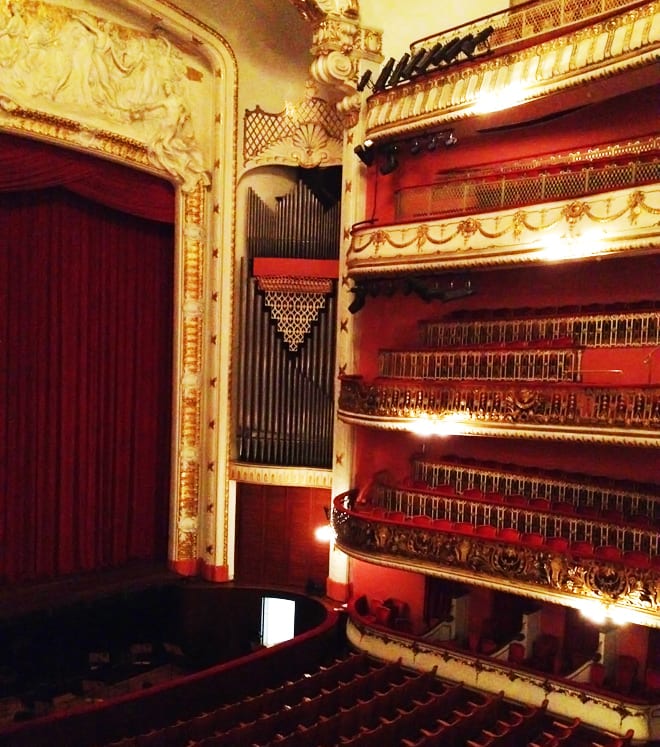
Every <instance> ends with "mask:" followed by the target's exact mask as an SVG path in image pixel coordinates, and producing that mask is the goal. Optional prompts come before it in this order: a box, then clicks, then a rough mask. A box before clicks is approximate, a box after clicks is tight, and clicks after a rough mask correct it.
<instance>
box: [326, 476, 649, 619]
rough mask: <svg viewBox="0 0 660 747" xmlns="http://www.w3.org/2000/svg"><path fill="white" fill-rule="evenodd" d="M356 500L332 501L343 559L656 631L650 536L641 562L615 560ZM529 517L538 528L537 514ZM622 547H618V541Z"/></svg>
mask: <svg viewBox="0 0 660 747" xmlns="http://www.w3.org/2000/svg"><path fill="white" fill-rule="evenodd" d="M356 498H357V493H356V491H349V492H347V493H342V494H341V495H339V496H337V497H336V498H335V500H334V504H333V512H332V524H333V527H334V530H335V532H336V544H337V546H338V547H339V548H340V549H341V550H343V551H344V552H345V553H346V554H348V555H350V556H353V557H355V558H359V559H362V560H364V561H366V562H369V563H375V564H377V565H383V566H390V567H396V568H401V569H404V570H410V571H415V572H420V573H424V574H427V575H431V576H439V577H445V578H451V579H453V580H458V581H465V582H468V583H472V584H478V585H482V586H486V587H489V588H494V589H499V590H503V591H511V592H513V593H516V594H519V595H522V596H527V597H531V598H535V599H539V600H543V601H546V602H550V603H558V604H564V605H567V606H571V607H576V608H582V609H588V608H589V606H590V605H594V606H600V607H603V608H606V609H607V611H608V613H609V614H610V615H611V614H614V615H620V616H621V618H623V619H626V620H627V621H629V622H632V623H636V624H640V625H647V626H649V627H660V593H659V590H660V563H659V562H658V561H657V541H658V533H657V531H655V530H649V541H650V542H653V543H655V544H654V547H653V548H649V551H648V552H649V554H648V557H647V558H646V559H645V560H643V561H642V559H641V555H640V554H639V553H635V554H626V553H622V552H621V551H620V550H619V549H618V547H616V546H614V547H612V546H611V545H604V546H603V549H600V548H599V549H598V550H596V549H595V548H594V545H593V544H592V542H584V543H578V542H574V543H572V544H571V545H568V543H566V544H565V545H564V546H563V547H561V548H558V546H556V545H552V544H551V543H550V542H548V541H545V539H544V537H543V535H541V534H540V533H539V532H529V533H524V532H521V531H520V530H519V529H517V528H514V527H511V526H501V527H499V528H498V526H497V523H496V521H493V523H492V524H490V525H488V530H489V531H488V532H487V533H486V532H483V531H481V532H480V531H479V529H478V528H477V527H475V525H474V524H473V523H472V522H471V521H470V520H469V518H468V517H467V516H464V519H466V520H465V521H453V520H452V518H446V517H445V518H438V519H434V518H432V516H430V515H421V516H412V517H409V516H407V515H406V513H405V512H404V511H386V510H384V509H383V508H381V507H375V508H371V507H369V506H368V505H365V506H356ZM442 500H443V501H444V502H448V505H446V506H445V511H446V512H451V511H454V510H455V511H458V510H459V508H460V506H459V503H461V502H462V503H463V504H467V503H471V502H468V501H464V500H463V499H461V498H460V497H459V496H456V497H451V496H445V497H444V498H443V499H442ZM454 503H456V505H455V506H454V505H453V504H454ZM499 508H501V507H498V506H495V507H493V510H495V511H497V510H498V509H499ZM520 513H522V516H520ZM526 513H529V514H530V517H527V516H526V515H525V514H526ZM535 514H536V512H533V511H530V512H525V511H521V512H519V514H518V515H517V517H516V520H517V521H523V522H525V521H526V520H527V518H530V520H531V519H532V518H533V516H534V515H535ZM447 515H449V514H448V513H446V514H445V516H447ZM536 515H537V518H538V521H540V520H541V517H542V516H543V512H539V513H538V514H536ZM545 518H546V520H547V516H546V517H545ZM570 521H572V522H574V523H575V522H578V523H582V524H584V525H585V527H586V526H587V525H591V524H598V525H599V526H598V527H594V526H590V527H589V531H591V532H592V536H593V532H594V530H595V531H597V532H600V531H601V530H602V529H603V527H601V526H600V524H602V523H603V522H598V521H590V520H589V519H576V518H575V517H573V518H571V519H570ZM610 528H611V530H612V532H614V533H617V532H618V533H621V532H624V533H625V532H626V531H630V532H634V531H635V530H634V529H633V528H630V529H629V528H627V527H621V526H618V525H614V524H612V525H611V527H610ZM631 541H632V534H631ZM622 542H623V543H624V544H625V538H622ZM605 548H607V549H605Z"/></svg>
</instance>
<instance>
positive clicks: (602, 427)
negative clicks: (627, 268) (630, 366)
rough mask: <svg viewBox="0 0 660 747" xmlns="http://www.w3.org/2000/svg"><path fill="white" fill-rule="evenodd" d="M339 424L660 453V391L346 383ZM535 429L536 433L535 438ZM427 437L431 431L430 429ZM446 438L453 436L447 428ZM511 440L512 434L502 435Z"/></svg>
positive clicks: (351, 379)
mask: <svg viewBox="0 0 660 747" xmlns="http://www.w3.org/2000/svg"><path fill="white" fill-rule="evenodd" d="M338 413H339V417H340V418H342V419H343V420H345V421H347V422H362V421H363V422H364V423H365V424H369V425H371V426H374V427H379V426H380V427H383V428H389V429H399V430H401V429H407V430H416V429H417V430H418V429H419V428H420V427H424V428H426V427H427V426H429V427H432V426H435V425H437V426H440V427H442V426H447V427H451V428H453V430H452V431H451V432H456V433H458V432H464V433H469V432H471V430H472V429H488V428H491V429H492V428H493V427H497V426H506V427H507V428H510V429H512V432H515V433H516V434H518V435H520V434H522V433H523V432H524V433H526V434H527V436H534V431H537V435H538V437H546V438H568V439H570V438H573V437H575V438H579V439H581V440H597V439H598V438H603V437H607V438H609V439H615V440H622V441H626V442H630V443H631V444H632V443H639V444H640V445H641V444H642V443H643V444H644V445H650V446H660V438H658V436H660V387H658V386H648V387H647V386H644V387H642V386H630V387H624V386H620V387H616V388H615V387H596V386H589V387H584V386H580V385H578V384H554V385H551V384H536V383H527V384H524V383H523V384H514V383H512V382H500V383H498V382H488V384H487V385H486V384H481V383H479V382H458V383H456V382H454V383H452V384H444V383H442V382H439V383H434V382H431V381H406V380H380V379H376V380H373V381H365V380H364V379H363V378H362V377H361V376H342V377H341V378H340V392H339V410H338ZM530 428H531V429H533V430H530ZM426 429H427V428H426ZM442 432H450V431H448V430H447V429H446V428H443V430H442ZM498 432H499V433H500V434H502V435H506V432H505V431H504V430H499V431H498Z"/></svg>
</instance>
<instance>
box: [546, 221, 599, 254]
mask: <svg viewBox="0 0 660 747" xmlns="http://www.w3.org/2000/svg"><path fill="white" fill-rule="evenodd" d="M603 238H604V234H603V231H602V230H598V229H594V230H592V231H585V232H584V233H582V234H580V235H579V236H560V235H558V234H555V235H551V236H547V237H545V238H544V240H543V241H542V242H541V244H540V247H539V251H538V256H539V258H540V259H542V260H544V261H546V262H560V261H562V260H567V259H582V258H583V257H594V256H597V255H599V254H602V253H603V251H604V250H603Z"/></svg>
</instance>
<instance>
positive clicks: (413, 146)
mask: <svg viewBox="0 0 660 747" xmlns="http://www.w3.org/2000/svg"><path fill="white" fill-rule="evenodd" d="M421 150H422V141H421V140H420V139H419V138H418V137H416V138H415V139H414V140H413V141H412V142H411V143H410V154H411V155H412V156H416V155H417V154H418V153H419V152H420V151H421Z"/></svg>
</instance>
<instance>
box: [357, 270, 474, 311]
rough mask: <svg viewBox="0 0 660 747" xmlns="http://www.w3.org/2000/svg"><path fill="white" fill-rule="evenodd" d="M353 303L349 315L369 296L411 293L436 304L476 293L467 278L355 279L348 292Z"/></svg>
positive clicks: (426, 276) (358, 309) (426, 301)
mask: <svg viewBox="0 0 660 747" xmlns="http://www.w3.org/2000/svg"><path fill="white" fill-rule="evenodd" d="M350 292H351V293H352V294H353V300H352V301H351V303H350V304H349V306H348V310H349V312H350V313H351V314H357V312H358V311H360V310H361V309H362V308H363V307H364V305H365V303H366V302H367V299H368V298H369V297H371V298H376V296H385V297H387V298H390V297H392V296H393V295H395V294H396V293H403V295H404V296H409V295H410V294H415V295H416V296H418V297H419V298H421V299H422V301H424V302H425V303H431V302H432V301H439V302H440V303H447V302H448V301H457V300H458V299H460V298H466V297H467V296H472V295H474V294H475V293H476V291H475V289H474V287H473V286H472V281H471V280H470V278H466V279H464V280H461V281H459V280H448V279H447V278H446V277H438V276H433V275H413V276H408V277H405V278H400V279H399V278H376V279H370V280H358V281H357V282H356V283H355V285H354V286H353V287H352V288H351V289H350Z"/></svg>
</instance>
